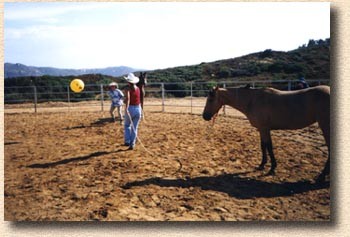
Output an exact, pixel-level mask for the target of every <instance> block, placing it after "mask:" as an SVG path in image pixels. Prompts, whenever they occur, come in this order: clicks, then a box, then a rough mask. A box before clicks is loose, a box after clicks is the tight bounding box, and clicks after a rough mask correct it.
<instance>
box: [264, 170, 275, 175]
mask: <svg viewBox="0 0 350 237" xmlns="http://www.w3.org/2000/svg"><path fill="white" fill-rule="evenodd" d="M266 175H267V176H274V175H275V171H274V170H270V171H269V172H268V173H267V174H266Z"/></svg>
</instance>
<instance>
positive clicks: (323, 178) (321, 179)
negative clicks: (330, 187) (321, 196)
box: [315, 175, 326, 184]
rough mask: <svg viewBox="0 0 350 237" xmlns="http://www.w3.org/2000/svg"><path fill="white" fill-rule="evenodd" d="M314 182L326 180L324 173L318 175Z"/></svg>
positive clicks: (318, 182)
mask: <svg viewBox="0 0 350 237" xmlns="http://www.w3.org/2000/svg"><path fill="white" fill-rule="evenodd" d="M315 182H316V183H317V184H320V183H324V182H326V176H324V175H320V176H318V177H317V178H316V179H315Z"/></svg>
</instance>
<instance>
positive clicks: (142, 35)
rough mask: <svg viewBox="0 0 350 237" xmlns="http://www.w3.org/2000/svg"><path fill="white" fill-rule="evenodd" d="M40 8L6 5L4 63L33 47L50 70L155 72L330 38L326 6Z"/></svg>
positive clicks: (83, 5)
mask: <svg viewBox="0 0 350 237" xmlns="http://www.w3.org/2000/svg"><path fill="white" fill-rule="evenodd" d="M28 4H29V3H28ZM35 4H38V5H36V6H40V7H34V6H35ZM35 4H33V5H30V6H31V7H30V8H25V9H24V8H20V7H19V8H17V7H14V6H15V3H11V4H10V5H9V3H5V47H6V49H5V59H7V58H11V60H12V59H13V60H17V61H15V62H21V60H23V58H20V57H17V58H16V55H14V53H13V52H14V48H15V47H17V48H21V47H26V48H32V51H37V53H36V54H35V55H36V58H37V60H38V61H39V56H41V57H42V59H41V60H42V62H43V63H42V64H44V63H47V62H48V60H47V58H48V57H54V58H55V59H56V60H55V61H54V62H55V63H56V64H57V65H50V66H58V67H103V66H117V65H127V66H133V67H139V68H147V69H153V68H163V67H170V66H176V65H188V64H196V63H200V62H203V61H206V62H208V61H214V60H219V59H224V58H231V57H236V56H240V55H243V54H248V53H252V52H256V51H260V50H264V49H267V48H271V49H274V50H290V49H293V48H296V47H298V46H300V45H301V44H303V43H307V41H308V40H309V39H312V38H313V39H319V38H326V37H329V31H330V29H329V27H330V25H329V22H330V21H329V4H328V5H327V4H325V3H322V4H320V3H317V4H315V3H288V4H286V3H271V4H267V3H175V2H172V3H108V4H107V3H103V4H102V3H89V4H87V3H81V4H79V3H69V4H68V3H66V4H63V3H58V4H57V5H50V4H53V3H46V4H40V3H35ZM21 6H22V5H21ZM52 6H55V7H52ZM248 6H249V7H248ZM315 6H316V7H315ZM327 9H328V14H327ZM327 17H328V19H327ZM18 22H19V23H20V24H17V23H18ZM71 22H74V23H71ZM6 23H11V24H6ZM6 42H7V43H6ZM33 42H36V43H33ZM40 42H41V43H42V44H44V45H46V48H51V49H52V50H51V51H50V52H44V51H43V50H42V49H41V48H40V47H38V48H35V47H37V45H40ZM10 46H11V47H10ZM16 52H17V51H16ZM21 57H25V56H24V55H23V54H22V55H21ZM27 57H31V55H28V56H27ZM14 58H16V59H14Z"/></svg>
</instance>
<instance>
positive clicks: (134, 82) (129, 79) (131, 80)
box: [124, 73, 140, 84]
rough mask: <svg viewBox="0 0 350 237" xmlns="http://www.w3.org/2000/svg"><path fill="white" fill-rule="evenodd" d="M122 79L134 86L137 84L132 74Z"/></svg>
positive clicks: (137, 79)
mask: <svg viewBox="0 0 350 237" xmlns="http://www.w3.org/2000/svg"><path fill="white" fill-rule="evenodd" d="M124 79H125V80H126V81H127V82H130V83H132V84H136V83H138V82H139V80H140V79H139V78H138V77H136V76H135V75H134V74H133V73H129V74H128V76H127V77H124Z"/></svg>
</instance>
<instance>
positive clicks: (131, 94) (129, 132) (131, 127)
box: [124, 73, 141, 150]
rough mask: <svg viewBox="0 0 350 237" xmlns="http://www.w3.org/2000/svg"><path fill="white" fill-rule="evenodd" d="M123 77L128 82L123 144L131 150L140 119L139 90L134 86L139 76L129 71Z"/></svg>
mask: <svg viewBox="0 0 350 237" xmlns="http://www.w3.org/2000/svg"><path fill="white" fill-rule="evenodd" d="M124 78H125V80H126V81H127V82H128V86H127V88H126V89H125V122H124V145H125V146H129V150H133V149H134V147H135V143H136V138H137V130H138V126H139V122H140V119H141V91H140V88H139V87H138V86H136V84H137V83H138V82H139V78H138V77H136V76H135V75H134V74H133V73H129V74H128V76H127V77H124Z"/></svg>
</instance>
